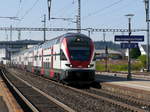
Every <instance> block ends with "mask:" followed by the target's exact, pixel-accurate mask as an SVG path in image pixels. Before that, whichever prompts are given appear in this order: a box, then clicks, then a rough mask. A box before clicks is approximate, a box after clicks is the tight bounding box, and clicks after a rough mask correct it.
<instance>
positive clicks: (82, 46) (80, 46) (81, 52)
mask: <svg viewBox="0 0 150 112" xmlns="http://www.w3.org/2000/svg"><path fill="white" fill-rule="evenodd" d="M68 49H69V53H70V58H71V60H74V61H88V60H89V59H90V39H89V38H84V37H70V38H69V39H68Z"/></svg>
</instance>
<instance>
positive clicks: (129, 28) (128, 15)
mask: <svg viewBox="0 0 150 112" xmlns="http://www.w3.org/2000/svg"><path fill="white" fill-rule="evenodd" d="M125 16H126V17H127V18H128V31H129V37H130V36H131V33H132V32H131V18H132V17H133V16H134V14H127V15H125ZM128 43H129V44H130V43H131V41H130V40H129V41H128ZM130 51H131V49H130V47H129V48H128V75H127V80H131V79H132V75H131V55H130Z"/></svg>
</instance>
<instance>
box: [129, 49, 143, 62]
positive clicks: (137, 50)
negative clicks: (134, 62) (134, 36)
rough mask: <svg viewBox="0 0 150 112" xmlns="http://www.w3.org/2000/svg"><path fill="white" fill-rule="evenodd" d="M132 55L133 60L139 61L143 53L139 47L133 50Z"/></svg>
mask: <svg viewBox="0 0 150 112" xmlns="http://www.w3.org/2000/svg"><path fill="white" fill-rule="evenodd" d="M130 54H131V58H133V59H137V58H138V57H139V56H140V55H141V51H140V49H139V47H138V48H133V49H131V52H130Z"/></svg>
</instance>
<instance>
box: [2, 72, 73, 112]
mask: <svg viewBox="0 0 150 112" xmlns="http://www.w3.org/2000/svg"><path fill="white" fill-rule="evenodd" d="M2 74H3V75H2V77H3V79H4V80H5V82H6V83H7V85H8V86H9V88H10V89H11V91H12V93H14V94H15V96H16V97H17V100H18V101H19V104H20V105H21V107H22V108H23V110H24V111H25V112H32V111H33V112H58V111H59V112H64V111H65V112H75V111H74V110H73V109H71V108H70V107H68V106H66V105H65V104H63V103H61V102H59V101H58V100H56V99H54V98H53V97H51V96H49V95H47V94H46V93H44V92H43V91H41V90H40V89H38V88H36V87H34V86H32V85H30V84H29V83H28V82H26V81H24V80H23V79H21V78H19V77H18V76H16V75H10V74H9V73H4V72H3V71H2Z"/></svg>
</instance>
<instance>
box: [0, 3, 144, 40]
mask: <svg viewBox="0 0 150 112" xmlns="http://www.w3.org/2000/svg"><path fill="white" fill-rule="evenodd" d="M81 10H82V12H81V24H82V28H89V27H92V28H127V27H128V24H127V23H128V19H127V17H125V16H124V15H126V14H128V13H132V14H134V15H135V16H134V17H133V18H132V28H136V29H138V28H139V29H140V28H144V29H145V28H146V23H145V8H144V2H143V0H81ZM44 14H46V15H47V27H65V28H75V27H76V24H74V23H71V22H68V21H62V20H51V21H48V12H47V0H2V1H1V3H0V16H1V17H7V16H18V17H19V18H22V21H21V22H19V21H14V20H9V19H2V18H0V26H2V27H10V25H12V26H13V27H43V23H42V22H41V21H42V19H43V15H44ZM76 15H77V0H52V8H51V16H52V17H66V18H75V16H76ZM0 33H1V35H0V40H6V38H7V36H8V37H9V32H8V31H7V32H5V31H0ZM63 33H66V32H47V39H51V38H53V37H56V36H59V35H60V34H63ZM83 33H85V34H87V32H83ZM117 34H121V33H115V34H113V33H106V40H114V39H113V37H114V35H117ZM135 34H141V35H145V32H138V33H135ZM91 37H92V39H93V40H102V39H103V33H93V34H92V36H91ZM21 38H22V39H35V40H37V39H43V33H41V32H30V31H26V32H22V34H21ZM16 39H17V32H13V40H16Z"/></svg>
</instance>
